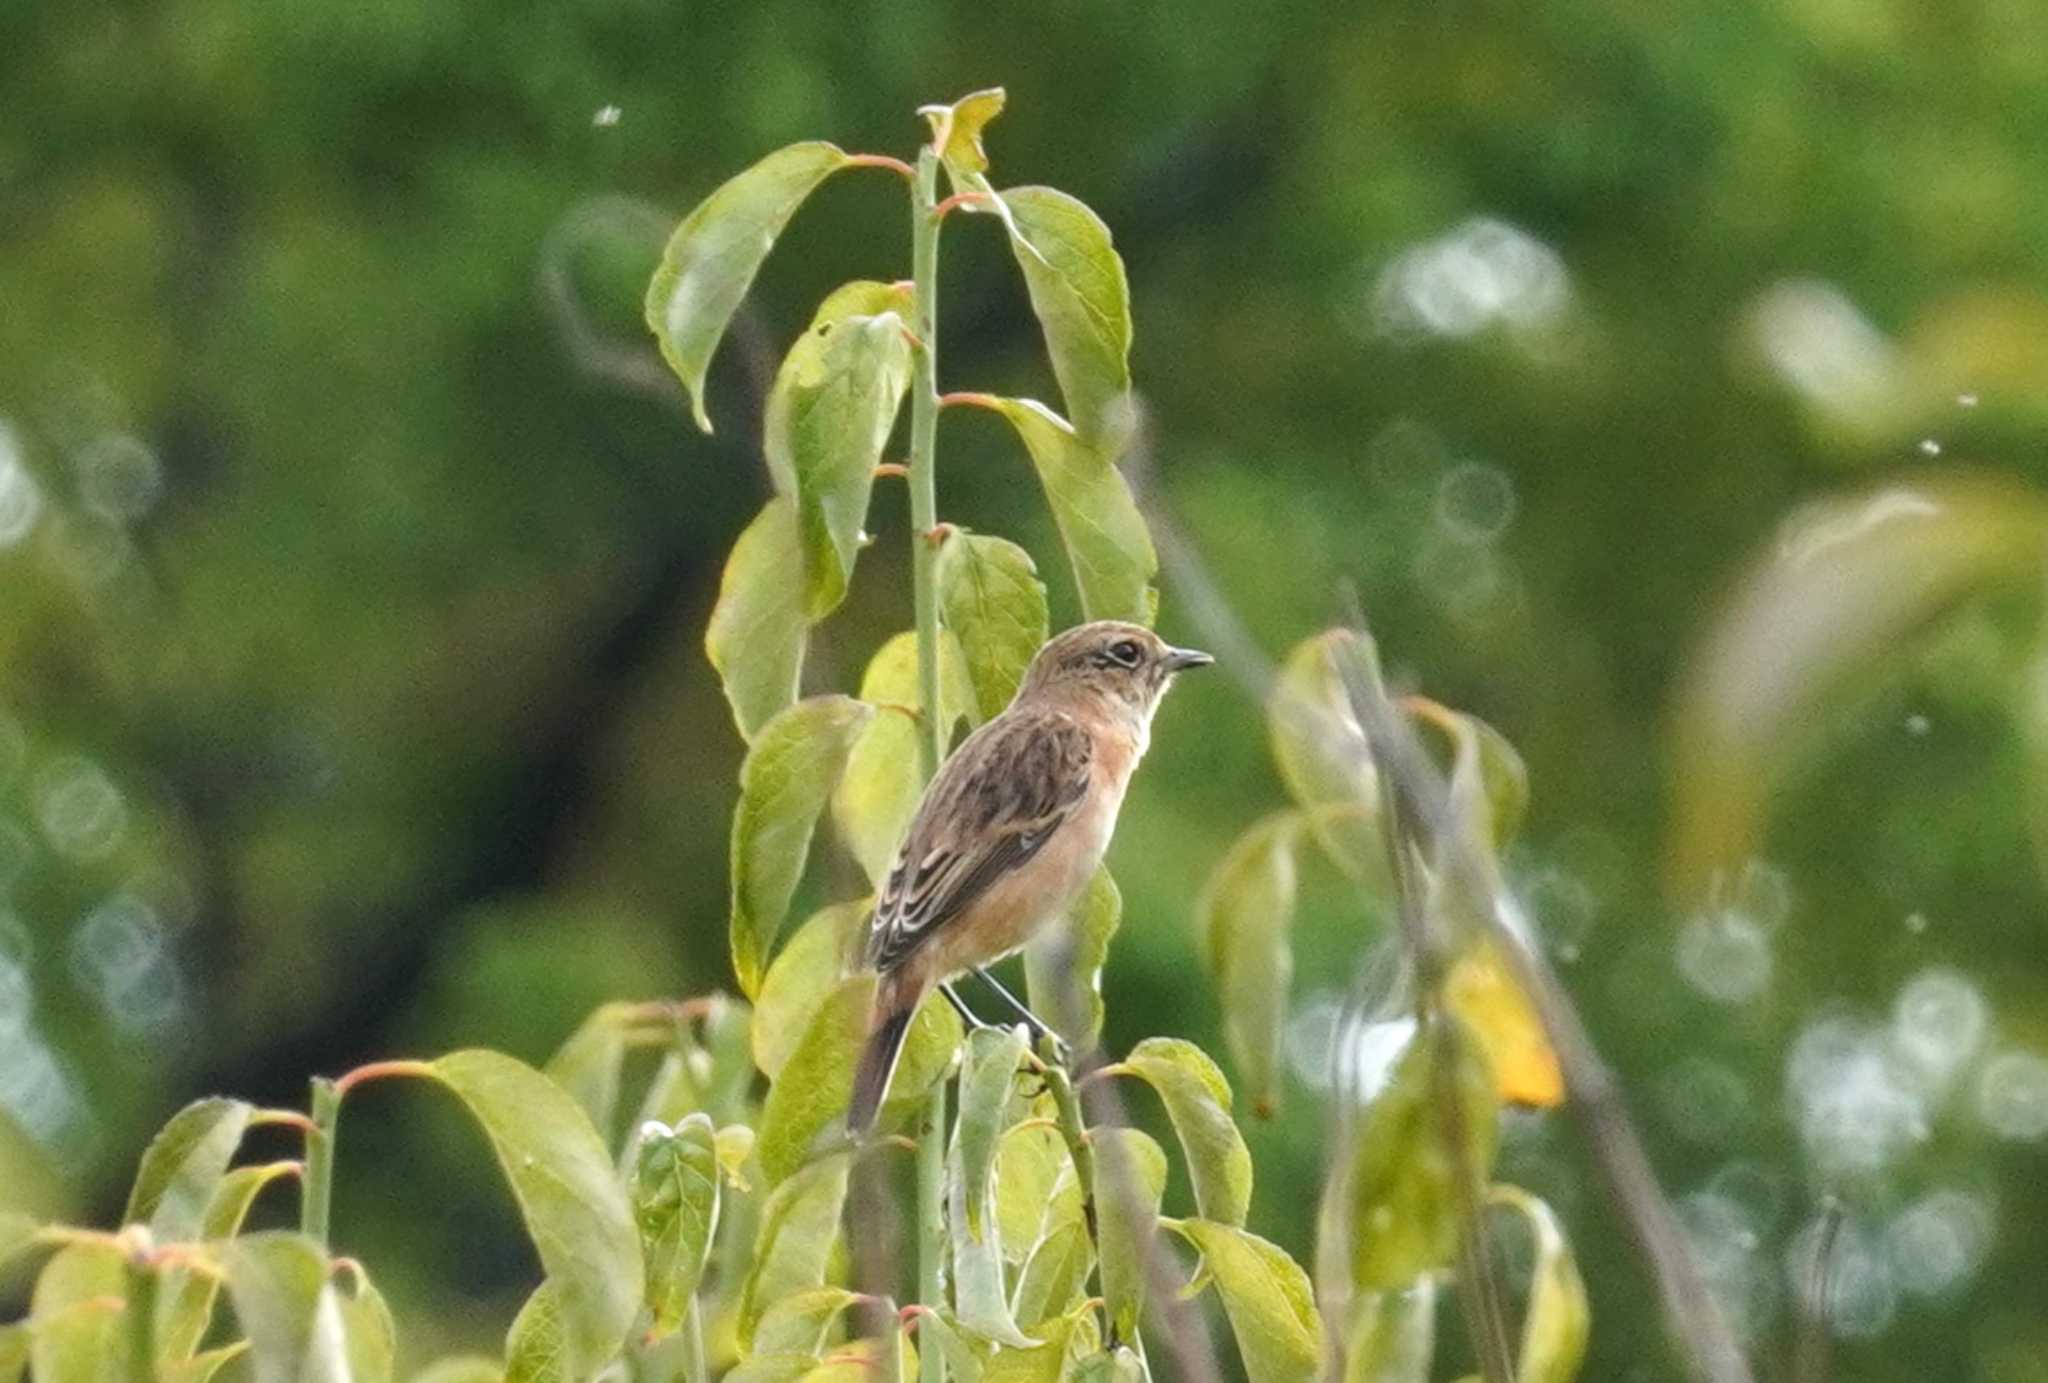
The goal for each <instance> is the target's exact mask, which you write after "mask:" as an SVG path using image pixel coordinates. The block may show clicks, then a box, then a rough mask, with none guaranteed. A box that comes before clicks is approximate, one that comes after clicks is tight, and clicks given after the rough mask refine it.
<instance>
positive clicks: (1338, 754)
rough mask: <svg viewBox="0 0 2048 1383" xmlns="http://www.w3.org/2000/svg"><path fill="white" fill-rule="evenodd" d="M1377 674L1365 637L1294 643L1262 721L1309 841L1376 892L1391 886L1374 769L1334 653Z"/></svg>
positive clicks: (1335, 635)
mask: <svg viewBox="0 0 2048 1383" xmlns="http://www.w3.org/2000/svg"><path fill="white" fill-rule="evenodd" d="M1347 659H1348V660H1357V661H1359V662H1361V663H1362V664H1363V666H1364V669H1365V671H1366V675H1367V676H1368V677H1369V678H1370V679H1371V680H1372V681H1373V682H1374V683H1375V684H1377V682H1378V681H1379V664H1378V655H1377V654H1376V653H1375V652H1374V650H1373V645H1372V641H1371V640H1369V639H1367V638H1366V637H1365V636H1364V635H1362V634H1358V633H1355V632H1353V631H1352V630H1349V629H1331V630H1326V631H1324V632H1323V633H1321V634H1318V635H1316V636H1315V637H1314V638H1310V639H1305V640H1303V641H1302V642H1301V643H1299V644H1296V645H1295V646H1294V648H1293V650H1292V651H1291V652H1289V653H1288V655H1287V660H1286V662H1285V663H1284V664H1282V666H1281V669H1280V674H1279V676H1278V677H1276V678H1275V679H1274V681H1273V690H1272V692H1271V693H1270V694H1269V696H1268V697H1267V700H1266V723H1267V727H1268V730H1269V731H1270V733H1271V735H1272V740H1273V758H1274V761H1275V762H1276V763H1277V764H1278V766H1279V769H1280V778H1281V781H1283V782H1284V783H1285V784H1286V785H1287V791H1288V793H1289V794H1290V795H1291V796H1292V797H1293V798H1294V800H1295V802H1296V803H1298V804H1299V805H1300V806H1302V807H1304V808H1307V809H1309V825H1310V828H1311V830H1313V832H1314V834H1315V837H1316V841H1317V843H1318V844H1319V845H1321V846H1322V847H1323V851H1324V853H1325V854H1327V855H1328V856H1329V857H1330V860H1331V862H1332V863H1334V864H1335V865H1336V866H1337V867H1338V868H1339V869H1341V870H1343V871H1344V873H1345V874H1347V875H1348V876H1350V877H1351V878H1352V879H1353V880H1355V881H1356V882H1358V883H1360V884H1362V885H1364V886H1365V887H1367V888H1369V889H1372V890H1374V891H1376V892H1380V893H1385V892H1387V891H1388V889H1389V888H1390V886H1391V880H1390V878H1389V875H1388V863H1387V848H1386V842H1385V841H1384V840H1383V839H1382V838H1381V832H1380V824H1379V787H1378V774H1377V773H1376V772H1375V771H1374V768H1373V764H1372V758H1371V754H1370V752H1369V750H1368V749H1367V746H1366V742H1365V733H1364V731H1362V730H1361V729H1360V728H1359V725H1358V721H1357V719H1356V718H1355V717H1354V716H1353V715H1352V712H1351V703H1350V698H1349V697H1348V696H1347V695H1346V694H1345V690H1344V681H1343V674H1342V672H1341V670H1340V663H1341V660H1347Z"/></svg>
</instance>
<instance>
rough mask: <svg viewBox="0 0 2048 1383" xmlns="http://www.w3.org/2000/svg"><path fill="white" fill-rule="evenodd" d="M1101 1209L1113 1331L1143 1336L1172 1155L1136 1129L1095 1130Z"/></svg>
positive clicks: (1105, 1298) (1106, 1300)
mask: <svg viewBox="0 0 2048 1383" xmlns="http://www.w3.org/2000/svg"><path fill="white" fill-rule="evenodd" d="M1090 1136H1091V1138H1092V1139H1093V1140H1094V1143H1095V1214H1096V1219H1097V1223H1098V1226H1099V1229H1098V1239H1099V1242H1100V1245H1101V1250H1102V1265H1101V1266H1102V1309H1103V1315H1104V1316H1105V1318H1106V1319H1107V1320H1108V1322H1109V1331H1110V1336H1111V1338H1113V1339H1118V1340H1135V1339H1137V1338H1138V1318H1139V1316H1140V1315H1141V1314H1143V1311H1144V1307H1145V1285H1146V1284H1145V1263H1146V1256H1147V1255H1148V1254H1149V1253H1151V1252H1152V1245H1153V1239H1154V1237H1155V1236H1156V1235H1157V1234H1158V1232H1159V1200H1160V1197H1162V1196H1164V1195H1165V1194H1166V1154H1165V1152H1163V1151H1162V1150H1161V1149H1160V1147H1159V1145H1158V1144H1157V1143H1155V1142H1153V1141H1152V1139H1151V1138H1150V1137H1148V1136H1147V1135H1146V1134H1143V1133H1141V1132H1139V1131H1138V1130H1137V1129H1134V1128H1098V1129H1094V1130H1091V1133H1090Z"/></svg>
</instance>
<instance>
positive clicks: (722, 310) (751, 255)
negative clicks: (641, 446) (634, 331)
mask: <svg viewBox="0 0 2048 1383" xmlns="http://www.w3.org/2000/svg"><path fill="white" fill-rule="evenodd" d="M846 166H847V157H846V155H845V153H843V152H842V151H841V150H839V149H838V148H835V147H834V146H833V145H830V144H826V143H824V142H822V141H811V142H809V143H804V144H792V145H790V146H789V147H788V148H786V149H778V150H776V151H775V152H774V153H772V154H770V155H768V157H766V158H764V159H762V160H761V161H760V162H759V163H757V164H755V165H754V166H753V167H751V168H749V169H747V170H746V171H745V172H743V173H740V174H738V175H737V176H735V177H733V178H731V179H729V180H728V181H727V182H726V183H725V184H724V185H723V186H721V187H720V188H719V189H718V190H717V191H715V192H713V193H712V194H711V195H710V196H709V197H706V198H705V199H704V200H703V201H702V202H700V203H698V204H697V207H696V209H695V210H694V211H692V212H691V213H690V214H689V215H688V216H686V217H684V218H683V223H682V224H681V225H679V226H677V227H676V230H675V234H674V235H672V236H670V237H669V242H668V248H667V249H666V250H664V251H663V253H662V256H661V267H660V268H659V269H657V270H655V273H654V279H653V281H652V282H651V283H649V284H648V285H647V325H648V326H649V327H650V328H652V330H653V332H654V336H655V339H656V340H657V341H659V342H660V343H661V355H662V358H663V359H664V360H666V361H668V363H669V368H670V369H672V370H674V371H675V372H676V377H677V378H679V379H681V380H682V382H683V387H684V388H686V389H688V390H689V391H690V408H691V412H692V414H693V416H695V418H696V420H697V426H698V427H700V428H702V429H703V430H704V431H706V432H709V431H711V419H710V417H709V415H707V414H706V413H705V411H704V372H705V370H706V369H707V368H708V367H709V366H710V364H711V356H712V353H713V352H714V351H716V350H717V349H718V343H719V341H720V339H721V338H723V337H724V335H725V328H726V326H727V324H728V323H730V322H731V321H732V315H733V313H734V312H735V311H737V310H738V309H739V305H740V299H742V298H744V297H745V296H746V295H747V288H748V286H749V285H751V284H752V283H753V281H754V275H755V274H756V273H758V272H759V271H760V268H761V261H762V260H764V259H766V258H767V257H768V251H769V250H770V249H771V248H772V247H773V246H774V244H775V237H776V236H778V235H780V234H781V233H782V228H783V227H784V226H786V225H788V224H789V218H790V217H791V216H793V215H795V214H796V209H797V208H798V207H800V206H802V205H803V203H804V199H805V198H806V197H808V196H810V195H811V193H812V191H813V190H815V189H816V188H817V186H818V184H819V183H821V182H823V181H824V180H825V179H826V178H827V177H829V176H831V175H832V174H833V173H836V172H838V171H839V170H840V169H842V168H844V167H846Z"/></svg>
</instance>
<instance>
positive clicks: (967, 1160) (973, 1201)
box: [953, 1028, 1024, 1241]
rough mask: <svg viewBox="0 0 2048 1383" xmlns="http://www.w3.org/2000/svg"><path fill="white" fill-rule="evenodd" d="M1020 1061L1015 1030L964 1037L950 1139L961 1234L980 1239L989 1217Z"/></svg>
mask: <svg viewBox="0 0 2048 1383" xmlns="http://www.w3.org/2000/svg"><path fill="white" fill-rule="evenodd" d="M1023 1059H1024V1039H1023V1037H1021V1036H1020V1035H1019V1034H1018V1032H1017V1030H1016V1029H1015V1028H977V1029H975V1030H974V1031H973V1032H971V1033H969V1034H967V1055H966V1058H965V1060H964V1062H963V1064H962V1065H961V1068H960V1112H959V1115H958V1116H957V1117H956V1119H955V1121H954V1124H953V1138H954V1140H955V1142H956V1143H957V1144H958V1146H959V1151H960V1177H961V1180H962V1183H963V1184H964V1186H965V1189H966V1206H967V1232H968V1234H969V1235H970V1236H972V1237H973V1238H974V1239H975V1240H976V1241H979V1240H980V1239H981V1238H982V1233H983V1229H984V1227H985V1224H984V1222H985V1221H986V1220H988V1219H989V1218H990V1217H991V1216H992V1215H993V1213H994V1203H993V1197H994V1188H993V1187H992V1186H990V1184H989V1173H990V1172H992V1171H994V1170H995V1163H996V1148H997V1145H998V1142H999V1140H1000V1139H1001V1137H1002V1134H1003V1131H1004V1116H1005V1115H1006V1114H1008V1112H1009V1108H1010V1089H1011V1086H1012V1085H1013V1084H1014V1083H1015V1080H1016V1075H1017V1063H1018V1062H1020V1061H1022V1060H1023Z"/></svg>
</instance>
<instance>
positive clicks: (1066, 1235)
mask: <svg viewBox="0 0 2048 1383" xmlns="http://www.w3.org/2000/svg"><path fill="white" fill-rule="evenodd" d="M1094 1266H1095V1246H1094V1244H1093V1243H1092V1242H1090V1240H1089V1238H1088V1226H1087V1225H1085V1224H1083V1223H1082V1222H1081V1221H1079V1220H1069V1221H1067V1222H1066V1223H1064V1224H1062V1225H1060V1226H1059V1227H1058V1228H1057V1229H1055V1230H1053V1231H1052V1233H1050V1234H1048V1235H1046V1237H1045V1238H1043V1239H1041V1240H1040V1241H1039V1242H1038V1246H1037V1247H1036V1248H1034V1249H1032V1250H1031V1256H1030V1257H1029V1258H1027V1259H1025V1260H1024V1270H1023V1271H1022V1272H1021V1273H1019V1274H1018V1276H1017V1290H1016V1292H1015V1294H1014V1295H1013V1296H1012V1298H1011V1302H1010V1315H1011V1317H1012V1319H1014V1320H1015V1321H1017V1323H1018V1324H1019V1325H1021V1326H1023V1327H1024V1329H1025V1330H1027V1331H1030V1332H1032V1333H1034V1334H1037V1335H1040V1336H1043V1335H1044V1334H1045V1333H1046V1332H1045V1331H1044V1330H1043V1329H1042V1328H1041V1325H1042V1323H1043V1322H1045V1321H1048V1320H1051V1319H1053V1318H1054V1317H1058V1316H1064V1315H1066V1313H1067V1312H1068V1311H1070V1310H1072V1309H1073V1307H1074V1306H1075V1304H1076V1303H1078V1302H1079V1301H1080V1300H1081V1297H1082V1293H1083V1289H1084V1288H1085V1287H1086V1285H1087V1282H1088V1274H1089V1272H1090V1270H1091V1269H1093V1268H1094Z"/></svg>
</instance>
